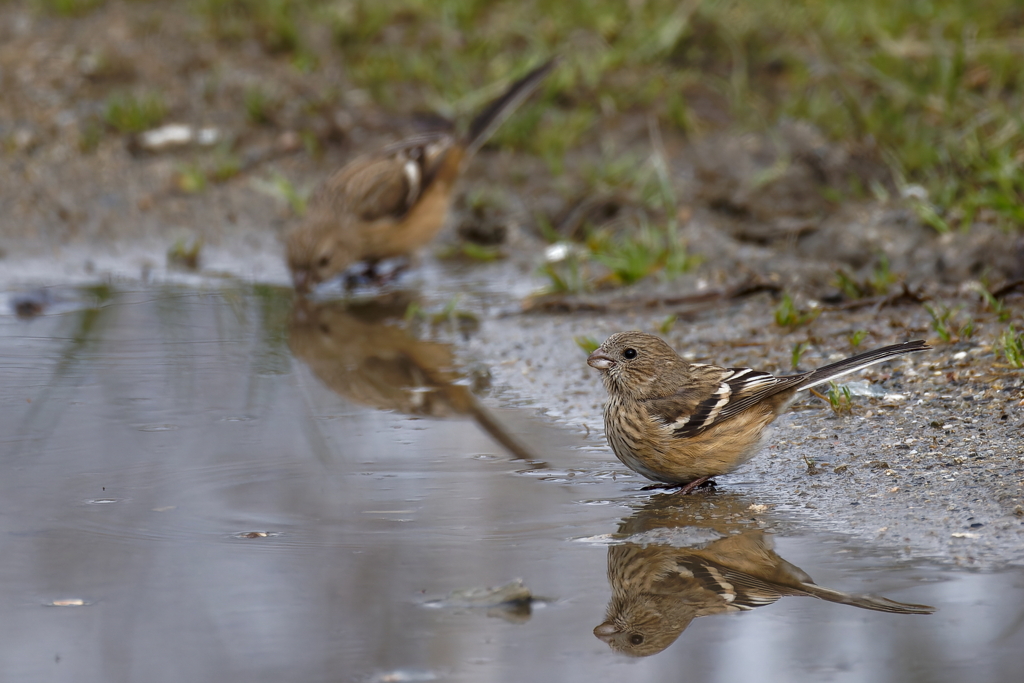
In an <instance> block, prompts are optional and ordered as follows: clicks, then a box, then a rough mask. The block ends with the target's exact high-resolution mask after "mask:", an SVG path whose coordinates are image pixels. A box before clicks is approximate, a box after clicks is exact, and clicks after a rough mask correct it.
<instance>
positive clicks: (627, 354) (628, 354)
mask: <svg viewBox="0 0 1024 683" xmlns="http://www.w3.org/2000/svg"><path fill="white" fill-rule="evenodd" d="M622 357H623V358H625V359H626V360H633V359H634V358H636V349H626V350H625V351H623V352H622ZM641 638H643V636H641Z"/></svg>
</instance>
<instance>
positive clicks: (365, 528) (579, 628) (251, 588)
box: [0, 285, 1024, 683]
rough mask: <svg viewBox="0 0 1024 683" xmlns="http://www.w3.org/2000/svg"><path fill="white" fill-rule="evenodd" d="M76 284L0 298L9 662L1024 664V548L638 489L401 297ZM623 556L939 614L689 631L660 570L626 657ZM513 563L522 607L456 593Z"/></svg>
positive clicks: (118, 677)
mask: <svg viewBox="0 0 1024 683" xmlns="http://www.w3.org/2000/svg"><path fill="white" fill-rule="evenodd" d="M72 300H73V301H76V302H78V303H77V304H76V305H71V306H65V307H64V308H60V307H55V308H53V309H52V312H49V313H47V314H45V315H42V316H40V317H36V318H33V319H30V320H23V319H18V318H16V317H15V316H14V315H12V314H10V313H9V312H6V311H5V312H4V314H3V315H0V373H2V385H0V454H2V462H3V467H4V473H3V476H2V477H0V544H2V545H0V547H2V557H3V561H2V562H0V609H2V610H3V614H4V619H3V620H2V621H0V636H2V637H0V671H2V679H3V680H10V681H36V680H40V681H41V680H45V681H75V682H76V683H92V682H99V681H103V682H110V681H148V682H153V683H161V682H164V681H167V682H171V681H223V682H233V681H239V682H241V681H245V682H247V683H248V682H253V681H275V682H276V681H339V682H344V681H428V680H437V681H466V682H469V681H473V682H478V681H509V682H513V681H580V682H583V681H586V682H593V681H622V680H632V681H722V682H727V681H903V682H908V681H1019V680H1022V673H1021V670H1022V669H1024V665H1022V664H1021V662H1022V661H1024V659H1022V656H1021V654H1020V653H1021V651H1022V646H1024V572H1022V571H1021V570H1019V569H1012V568H1011V569H1006V570H1003V571H996V572H989V573H980V572H966V571H957V570H954V569H949V568H942V567H938V566H933V565H929V564H928V563H926V562H924V561H921V562H917V563H911V564H908V563H906V562H903V563H902V564H898V565H897V564H894V562H893V561H892V559H891V552H890V551H889V550H887V549H885V548H870V547H864V546H863V545H862V544H860V543H857V542H853V541H850V540H848V539H845V538H843V537H842V536H837V535H835V534H821V533H816V532H815V531H814V529H811V528H806V527H803V526H801V524H800V520H799V519H798V518H796V519H794V518H787V519H775V518H773V517H772V516H771V515H770V513H763V512H760V511H758V508H757V507H756V506H757V504H758V501H757V500H755V499H754V498H752V497H748V496H744V495H743V493H742V486H734V487H731V488H730V491H731V492H720V493H717V494H713V495H710V496H694V497H690V498H688V499H684V500H681V501H680V500H676V499H673V498H672V497H671V496H667V495H665V494H651V493H649V492H644V491H641V490H640V484H639V483H638V482H637V481H636V480H635V479H633V478H628V477H627V478H623V477H622V476H621V475H622V474H623V470H622V469H621V468H619V467H618V465H617V463H615V462H614V461H613V460H612V458H611V456H610V454H609V453H608V452H607V450H606V449H595V448H594V443H595V442H594V441H586V440H584V438H583V437H582V436H581V435H578V434H575V433H572V432H567V431H565V430H561V429H559V428H558V427H557V426H555V425H551V424H549V423H546V422H544V421H543V420H541V419H539V418H536V417H534V416H532V415H531V414H530V413H529V411H525V410H522V409H518V410H513V409H500V408H495V404H494V403H493V401H486V400H485V402H484V403H483V404H482V403H481V402H480V400H479V399H477V398H476V396H475V395H474V393H473V392H472V391H470V389H469V386H468V385H470V384H473V383H474V382H473V381H471V380H465V381H461V376H460V375H459V374H458V372H457V370H456V368H455V367H454V359H453V357H452V351H451V349H450V348H449V347H448V346H445V345H444V344H440V343H434V342H424V341H418V340H417V339H416V338H415V337H414V336H413V335H411V334H410V333H408V332H407V331H406V329H405V327H404V326H403V323H402V320H401V315H402V312H403V310H404V306H405V304H406V303H407V302H403V301H401V300H398V301H394V300H390V301H387V302H384V303H381V302H376V303H375V302H369V303H364V304H361V305H359V306H348V307H346V306H344V305H340V304H335V305H326V306H322V307H315V306H306V307H302V308H295V307H294V306H293V302H292V299H291V295H290V293H288V292H287V291H285V290H281V289H276V288H271V287H225V288H223V289H210V290H205V291H200V290H194V289H184V288H174V287H166V288H161V287H152V288H143V287H142V286H141V285H138V286H136V287H134V288H131V287H127V288H119V289H116V290H115V289H110V288H97V289H93V290H82V291H80V292H77V293H76V294H75V296H74V297H72ZM478 379H479V378H478ZM476 384H478V385H479V384H482V382H479V381H478V382H476ZM478 388H479V387H478ZM486 406H490V407H489V408H488V407H486ZM495 425H505V427H504V428H500V427H496V426H495ZM501 440H504V441H505V442H506V446H509V445H510V446H512V447H513V448H515V447H516V444H517V443H525V444H526V445H527V447H528V448H529V449H531V450H532V451H533V452H534V453H536V454H537V457H535V458H533V459H532V460H523V459H517V458H515V457H514V456H513V455H512V454H511V453H510V451H509V449H508V448H507V447H506V446H502V445H501V443H499V441H501ZM616 474H618V475H619V476H618V477H616ZM752 505H753V506H755V507H754V508H753V509H752V508H751V506H752ZM764 532H768V533H767V535H764ZM722 538H726V539H732V540H731V541H730V542H735V543H737V544H739V546H740V547H739V548H738V549H737V548H733V549H732V550H731V551H730V552H724V551H722V546H721V545H719V546H716V545H715V542H716V540H719V539H722ZM627 539H629V540H628V541H627ZM772 540H774V545H775V552H776V553H777V555H775V554H774V553H772V552H771V551H770V550H768V549H767V548H765V547H764V546H763V545H761V544H762V542H765V543H770V542H771V541H772ZM629 548H637V549H640V550H642V551H643V552H648V553H649V554H650V555H651V557H660V558H661V559H664V558H665V557H669V558H670V559H671V562H676V563H677V564H676V565H673V566H684V565H686V562H687V561H690V562H691V564H690V565H686V566H691V567H693V566H696V565H694V564H693V562H694V561H696V562H697V564H698V565H699V564H701V563H702V562H703V563H704V564H703V565H702V566H705V565H706V566H710V565H714V566H715V567H717V568H718V569H717V570H716V571H717V572H718V574H717V576H718V577H719V579H721V578H722V577H723V576H725V577H726V579H728V580H729V581H732V582H733V584H737V585H739V584H749V585H755V586H759V587H761V588H762V589H763V588H764V586H765V583H766V582H768V584H769V587H771V582H770V581H769V579H770V578H771V577H770V576H769V574H771V573H772V572H774V573H775V576H776V578H778V576H779V575H781V574H780V572H781V573H782V574H787V572H788V574H787V575H788V576H790V577H792V576H794V575H797V574H799V571H800V570H803V571H804V572H807V573H808V574H809V575H810V576H812V577H813V579H814V581H815V582H816V583H817V584H819V585H820V586H825V587H828V588H830V589H834V590H836V591H840V593H841V594H844V595H845V594H871V595H874V596H884V597H885V598H887V599H889V600H892V601H898V602H900V603H915V604H924V605H931V606H935V607H936V608H937V612H935V613H934V614H930V615H923V614H894V613H887V612H880V611H871V610H868V609H860V608H858V607H856V606H851V605H844V604H838V603H835V602H828V601H824V600H816V599H813V598H809V597H782V598H781V599H779V600H778V601H777V602H774V598H771V599H768V598H764V599H763V601H764V602H774V604H766V605H765V606H763V607H758V608H757V609H753V610H750V611H745V612H740V613H732V614H720V615H710V616H706V617H704V616H699V615H698V616H697V618H695V619H693V621H692V622H689V624H688V626H686V624H685V623H683V622H686V621H687V620H688V619H689V618H690V617H693V616H694V614H695V612H694V609H695V608H693V609H691V607H692V606H691V607H687V608H686V609H682V611H680V608H679V605H680V604H682V603H683V602H684V601H685V600H691V602H692V601H693V600H695V599H696V598H694V595H697V594H698V593H699V590H697V589H696V588H695V584H694V581H695V580H696V579H691V580H689V581H687V580H685V577H682V578H679V577H675V576H672V577H668V579H666V580H662V581H660V582H655V583H656V584H657V586H658V590H659V591H661V595H660V597H659V598H658V600H660V601H661V602H660V603H659V604H660V605H661V606H662V607H664V606H665V605H669V607H665V608H664V609H662V612H663V613H665V614H669V616H668V617H664V614H663V617H664V620H663V621H661V622H658V621H657V619H655V621H656V622H657V623H655V624H654V625H653V626H650V625H648V626H647V628H653V631H654V632H653V634H652V632H650V631H648V632H647V634H646V636H645V637H646V638H648V644H650V643H653V641H654V640H656V639H659V638H660V639H661V641H664V642H660V643H659V644H658V645H657V647H652V648H651V649H654V650H658V651H657V653H656V654H651V655H650V656H645V657H630V656H627V655H624V654H620V653H618V652H615V651H613V650H612V648H610V647H609V646H608V644H606V643H605V642H602V640H601V639H599V638H597V637H595V635H594V628H595V627H596V626H598V625H599V624H601V623H602V622H604V621H605V617H606V608H607V606H608V603H609V600H610V599H611V595H612V588H611V586H610V585H609V578H608V573H609V563H610V562H611V563H613V564H614V563H615V562H616V560H615V558H616V557H619V556H621V554H622V552H624V550H623V549H629ZM644 549H647V550H644ZM652 549H653V550H652ZM701 553H704V554H703V555H701ZM715 553H718V555H716V554H715ZM680 558H683V559H680ZM686 558H688V559H686ZM694 558H697V559H696V560H694ZM653 561H654V560H652V562H653ZM716 562H717V564H715V563H716ZM730 563H731V564H730ZM653 566H654V565H647V568H641V569H640V570H639V571H640V573H641V574H643V573H644V572H655V573H656V570H655V569H651V567H653ZM723 567H724V568H723ZM797 567H799V568H800V569H799V570H798V569H796V568H797ZM729 572H733V573H732V574H729ZM736 572H739V573H736ZM743 572H746V574H745V576H746V577H747V578H743V576H744V574H743ZM612 573H613V575H615V574H616V572H612ZM620 574H621V572H620ZM726 575H728V576H726ZM663 577H664V575H663ZM730 577H731V578H730ZM750 577H753V578H750ZM517 578H519V579H522V581H523V583H524V584H525V585H526V586H527V587H528V588H529V589H531V590H532V592H533V594H534V595H535V596H537V598H538V599H537V600H535V601H534V603H533V604H532V606H530V607H523V606H522V605H520V606H519V608H517V609H512V608H509V609H506V608H502V607H494V606H479V607H474V606H467V604H465V603H463V602H461V601H458V600H446V599H445V598H446V596H447V595H448V594H449V593H451V592H452V591H456V590H464V589H470V588H482V587H486V586H498V585H501V584H505V583H507V582H509V581H511V580H513V579H517ZM616 580H620V581H621V576H619V578H618V579H616ZM727 582H728V581H727ZM720 584H721V582H719V585H720ZM775 588H776V589H778V584H775ZM780 590H781V589H780ZM673 591H674V592H673ZM783 592H784V591H783ZM763 597H764V596H763V594H762V598H763ZM777 597H778V595H775V598H777ZM485 602H486V601H485ZM687 610H689V611H687ZM705 611H712V612H713V611H715V610H713V609H709V610H705ZM719 611H720V610H719ZM680 614H682V615H683V616H680ZM668 622H673V623H674V625H673V623H668ZM680 624H682V626H685V630H681V629H680ZM680 630H681V633H680ZM641 649H642V648H641Z"/></svg>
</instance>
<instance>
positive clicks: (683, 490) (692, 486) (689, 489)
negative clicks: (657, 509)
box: [640, 477, 716, 496]
mask: <svg viewBox="0 0 1024 683" xmlns="http://www.w3.org/2000/svg"><path fill="white" fill-rule="evenodd" d="M715 486H716V484H715V482H713V481H711V477H701V478H700V479H694V480H693V481H691V482H690V483H689V484H685V485H679V484H650V485H649V486H645V487H643V488H642V489H640V490H641V491H661V490H665V489H679V490H678V492H677V493H679V495H682V496H685V495H688V494H690V493H694V492H695V491H697V490H698V489H708V490H713V489H714V488H715Z"/></svg>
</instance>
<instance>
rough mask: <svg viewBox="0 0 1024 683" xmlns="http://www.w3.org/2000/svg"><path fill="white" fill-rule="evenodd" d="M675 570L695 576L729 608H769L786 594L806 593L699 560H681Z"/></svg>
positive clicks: (690, 558) (715, 563) (688, 558)
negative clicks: (766, 606) (765, 606)
mask: <svg viewBox="0 0 1024 683" xmlns="http://www.w3.org/2000/svg"><path fill="white" fill-rule="evenodd" d="M676 571H678V572H679V573H680V574H682V575H684V576H692V577H693V579H694V580H696V581H697V582H699V583H700V585H701V587H702V588H704V590H707V591H711V592H712V593H715V594H716V595H718V597H719V598H721V599H722V601H724V602H725V603H726V604H727V605H728V606H729V608H730V609H737V610H751V609H755V608H757V607H763V606H764V605H770V604H772V603H773V602H775V601H776V600H778V599H779V598H781V597H782V596H784V595H802V594H803V591H798V590H794V589H790V588H787V587H785V586H777V585H775V584H772V583H769V582H767V581H764V580H762V579H759V578H757V577H756V576H751V575H750V574H747V573H744V572H740V571H737V570H735V569H730V568H729V567H726V566H724V565H721V564H718V563H717V562H711V561H709V560H706V559H703V558H700V557H694V556H690V557H685V558H680V559H679V560H678V561H677V564H676ZM719 609H720V608H719ZM715 611H719V610H715ZM698 616H702V615H698Z"/></svg>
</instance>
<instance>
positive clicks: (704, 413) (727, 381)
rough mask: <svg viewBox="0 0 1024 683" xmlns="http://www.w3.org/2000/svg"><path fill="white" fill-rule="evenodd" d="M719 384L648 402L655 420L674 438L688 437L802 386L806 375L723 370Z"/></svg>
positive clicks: (691, 389)
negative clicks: (777, 374) (779, 394)
mask: <svg viewBox="0 0 1024 683" xmlns="http://www.w3.org/2000/svg"><path fill="white" fill-rule="evenodd" d="M721 370H722V374H721V376H720V377H719V378H718V383H717V385H716V384H711V383H709V384H708V385H706V386H700V387H684V388H682V389H680V390H679V391H678V392H676V393H675V394H673V395H672V396H668V397H666V398H658V399H651V400H648V401H646V402H645V404H646V407H647V412H648V414H649V415H651V417H652V418H654V419H656V420H658V421H660V422H662V423H663V424H665V425H666V426H668V427H671V428H672V433H673V436H676V437H678V438H686V437H689V436H694V435H695V434H699V433H700V432H702V431H704V430H705V429H707V428H709V427H711V426H712V425H715V424H717V423H719V422H722V421H723V420H728V419H729V418H730V417H734V416H736V415H739V414H740V413H742V412H743V411H744V410H746V409H747V408H749V407H750V406H752V405H754V404H755V403H757V402H759V401H762V400H764V399H765V398H768V397H769V396H772V395H773V394H777V393H779V392H780V391H785V390H786V389H789V388H791V387H794V386H797V385H799V384H800V383H801V382H802V381H804V378H805V375H791V376H789V377H776V376H774V375H771V374H769V373H767V372H761V371H760V370H751V369H750V368H721Z"/></svg>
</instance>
